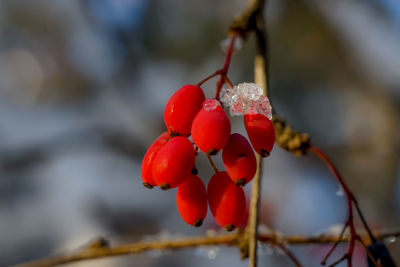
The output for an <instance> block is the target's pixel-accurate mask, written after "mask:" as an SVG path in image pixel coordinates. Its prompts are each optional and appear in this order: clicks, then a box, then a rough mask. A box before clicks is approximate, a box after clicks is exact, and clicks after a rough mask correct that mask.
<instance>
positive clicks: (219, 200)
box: [207, 172, 246, 231]
mask: <svg viewBox="0 0 400 267" xmlns="http://www.w3.org/2000/svg"><path fill="white" fill-rule="evenodd" d="M207 198H208V205H209V206H210V210H211V213H212V214H213V216H214V218H215V220H216V221H217V222H218V224H219V225H221V226H222V227H224V228H225V229H226V230H228V231H232V230H233V229H235V228H236V227H238V226H240V224H241V222H242V220H243V217H244V214H245V209H246V197H245V194H244V191H243V189H242V187H240V186H236V185H235V183H234V182H232V180H231V179H230V178H229V176H228V174H227V173H226V172H217V173H216V174H214V176H213V177H212V178H211V180H210V182H209V183H208V187H207Z"/></svg>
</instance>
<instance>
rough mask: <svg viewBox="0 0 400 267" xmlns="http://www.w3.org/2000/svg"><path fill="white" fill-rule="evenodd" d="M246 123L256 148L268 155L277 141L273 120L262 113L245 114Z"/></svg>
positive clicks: (262, 153)
mask: <svg viewBox="0 0 400 267" xmlns="http://www.w3.org/2000/svg"><path fill="white" fill-rule="evenodd" d="M244 125H245V127H246V131H247V135H248V136H249V139H250V142H251V144H252V145H253V148H254V150H255V151H256V152H257V153H258V154H260V155H261V156H262V157H267V156H268V155H269V153H270V152H271V150H272V147H273V146H274V143H275V130H274V125H273V124H272V121H271V120H270V119H268V118H267V117H265V116H264V115H262V114H245V115H244Z"/></svg>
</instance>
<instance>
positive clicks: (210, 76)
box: [197, 70, 222, 86]
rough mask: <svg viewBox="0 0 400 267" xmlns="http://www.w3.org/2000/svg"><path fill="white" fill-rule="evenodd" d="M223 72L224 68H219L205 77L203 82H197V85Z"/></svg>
mask: <svg viewBox="0 0 400 267" xmlns="http://www.w3.org/2000/svg"><path fill="white" fill-rule="evenodd" d="M221 73H222V70H217V71H216V72H214V73H213V74H211V75H209V76H207V77H206V78H204V79H203V80H202V81H201V82H199V83H198V84H197V86H201V85H203V83H205V82H206V81H208V80H210V79H212V78H214V77H215V76H218V75H221Z"/></svg>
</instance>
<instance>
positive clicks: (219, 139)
mask: <svg viewBox="0 0 400 267" xmlns="http://www.w3.org/2000/svg"><path fill="white" fill-rule="evenodd" d="M230 133H231V123H230V121H229V118H228V116H227V115H226V113H225V111H224V110H223V109H222V106H221V104H220V103H219V102H218V101H217V100H215V99H207V100H206V101H204V103H203V107H202V108H201V110H200V111H199V113H197V115H196V117H195V118H194V120H193V124H192V138H193V142H194V143H195V144H196V145H197V147H198V148H200V149H201V150H202V151H203V152H205V153H208V154H210V155H214V154H216V153H217V152H218V151H219V150H221V149H222V148H223V147H224V146H225V145H226V143H227V142H228V139H229V135H230Z"/></svg>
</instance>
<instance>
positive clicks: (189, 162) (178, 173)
mask: <svg viewBox="0 0 400 267" xmlns="http://www.w3.org/2000/svg"><path fill="white" fill-rule="evenodd" d="M195 157H196V153H195V151H194V148H193V145H192V143H191V142H190V141H189V139H187V138H186V137H182V136H176V137H173V138H171V139H170V140H169V141H168V143H166V144H165V145H164V146H163V147H162V148H161V149H160V150H159V151H158V153H157V155H156V156H155V158H154V160H153V164H152V175H153V180H154V182H155V183H156V184H157V185H158V186H160V187H161V189H164V190H165V189H169V188H174V187H177V186H178V185H180V184H181V183H182V182H183V181H184V180H185V179H186V178H187V177H189V175H190V174H191V173H192V169H193V167H194V162H195Z"/></svg>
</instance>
